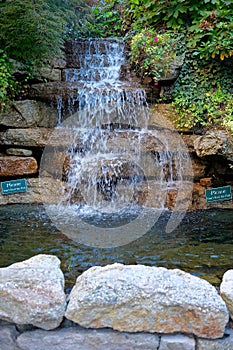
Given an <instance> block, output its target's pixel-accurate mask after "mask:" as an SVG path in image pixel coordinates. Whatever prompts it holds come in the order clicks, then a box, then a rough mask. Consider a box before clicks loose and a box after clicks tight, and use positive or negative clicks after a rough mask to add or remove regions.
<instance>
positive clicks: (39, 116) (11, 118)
mask: <svg viewBox="0 0 233 350" xmlns="http://www.w3.org/2000/svg"><path fill="white" fill-rule="evenodd" d="M57 121H58V114H57V109H56V108H55V107H51V106H48V105H46V104H45V103H43V102H40V101H33V100H24V101H15V102H14V106H12V107H11V109H10V111H9V112H5V113H1V114H0V125H3V126H5V127H14V128H32V127H45V128H50V127H54V126H55V125H56V124H57Z"/></svg>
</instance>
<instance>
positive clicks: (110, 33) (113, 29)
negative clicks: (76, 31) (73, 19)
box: [80, 0, 124, 38]
mask: <svg viewBox="0 0 233 350" xmlns="http://www.w3.org/2000/svg"><path fill="white" fill-rule="evenodd" d="M123 9H124V1H123V0H114V1H112V0H107V1H103V2H101V3H100V4H99V3H97V4H96V5H94V6H93V7H92V8H91V9H90V16H89V17H88V18H86V20H85V21H84V23H83V25H82V27H80V34H81V35H82V36H85V37H86V36H88V37H102V38H106V37H120V36H121V28H122V21H123V18H122V16H123Z"/></svg>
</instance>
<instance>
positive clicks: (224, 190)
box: [205, 186, 232, 203]
mask: <svg viewBox="0 0 233 350" xmlns="http://www.w3.org/2000/svg"><path fill="white" fill-rule="evenodd" d="M205 195H206V203H211V202H217V201H227V200H230V199H232V193H231V186H223V187H216V188H210V189H207V190H205Z"/></svg>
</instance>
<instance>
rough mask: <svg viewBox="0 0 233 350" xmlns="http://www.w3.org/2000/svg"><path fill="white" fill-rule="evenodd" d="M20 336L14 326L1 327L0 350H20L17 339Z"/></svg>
mask: <svg viewBox="0 0 233 350" xmlns="http://www.w3.org/2000/svg"><path fill="white" fill-rule="evenodd" d="M18 335H19V332H17V330H16V328H15V326H14V325H7V326H0V350H18V349H19V347H18V346H17V344H16V338H17V336H18Z"/></svg>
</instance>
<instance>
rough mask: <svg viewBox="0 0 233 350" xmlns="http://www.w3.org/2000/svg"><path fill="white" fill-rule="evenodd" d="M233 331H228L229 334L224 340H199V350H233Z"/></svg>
mask: <svg viewBox="0 0 233 350" xmlns="http://www.w3.org/2000/svg"><path fill="white" fill-rule="evenodd" d="M232 349H233V331H232V330H231V329H230V330H229V329H228V330H227V334H226V335H225V336H224V338H222V339H216V340H210V339H197V350H232Z"/></svg>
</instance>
